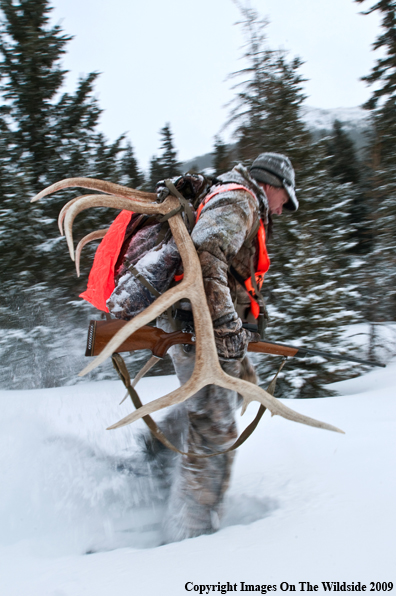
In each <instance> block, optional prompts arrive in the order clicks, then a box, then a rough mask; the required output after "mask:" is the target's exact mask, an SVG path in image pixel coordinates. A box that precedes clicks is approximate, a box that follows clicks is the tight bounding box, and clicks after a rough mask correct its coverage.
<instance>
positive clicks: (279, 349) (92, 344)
mask: <svg viewBox="0 0 396 596" xmlns="http://www.w3.org/2000/svg"><path fill="white" fill-rule="evenodd" d="M126 323H127V321H121V320H119V319H114V320H112V321H90V323H89V328H88V338H87V349H86V352H85V355H86V356H98V355H99V354H100V352H101V351H102V350H103V348H104V347H105V346H106V345H107V343H108V342H109V341H110V340H111V338H112V337H113V336H114V335H115V334H116V333H117V331H119V330H120V329H121V328H122V327H123V326H124V325H126ZM194 343H195V337H194V335H193V334H192V333H184V332H183V331H174V332H173V333H167V332H166V331H162V329H158V328H157V327H149V326H148V325H145V326H144V327H141V328H140V329H138V331H135V333H132V335H130V336H129V337H128V339H127V340H126V341H125V342H124V343H123V344H122V345H121V346H120V347H119V348H118V350H117V352H134V351H135V350H151V352H152V354H153V356H156V357H157V358H163V357H164V356H165V354H166V353H167V351H168V350H169V348H171V347H172V346H174V345H177V344H189V345H194ZM248 351H249V352H255V353H256V354H269V355H271V356H286V357H289V358H291V357H293V356H294V357H297V358H304V357H307V356H321V357H323V358H330V359H335V360H346V361H350V362H358V363H359V364H366V365H369V366H381V367H383V368H385V364H381V363H379V362H369V361H367V360H360V359H358V358H351V357H346V356H339V355H337V354H330V353H328V352H322V351H319V350H312V349H310V348H305V347H304V348H297V347H295V346H288V345H286V344H277V343H273V342H268V341H258V342H251V343H249V346H248Z"/></svg>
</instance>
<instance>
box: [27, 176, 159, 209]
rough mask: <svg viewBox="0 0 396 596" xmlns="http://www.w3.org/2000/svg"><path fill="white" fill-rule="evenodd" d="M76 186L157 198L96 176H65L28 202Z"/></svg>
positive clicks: (151, 199) (122, 195) (123, 195)
mask: <svg viewBox="0 0 396 596" xmlns="http://www.w3.org/2000/svg"><path fill="white" fill-rule="evenodd" d="M76 187H79V188H88V189H90V190H98V191H100V192H104V193H105V194H109V195H118V196H121V197H136V198H140V199H143V200H146V201H155V200H156V199H157V195H156V194H154V193H151V192H142V191H141V190H135V189H133V188H128V187H127V186H121V185H120V184H114V183H113V182H107V181H105V180H97V179H96V178H65V180H60V181H59V182H56V183H55V184H51V186H47V188H44V190H42V191H41V192H39V193H38V195H36V196H35V197H33V199H32V200H31V201H30V202H31V203H34V202H35V201H38V200H40V199H42V198H43V197H46V196H48V195H50V194H52V193H54V192H58V190H63V189H65V188H76Z"/></svg>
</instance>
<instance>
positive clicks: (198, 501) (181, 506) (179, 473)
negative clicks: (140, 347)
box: [160, 319, 254, 541]
mask: <svg viewBox="0 0 396 596" xmlns="http://www.w3.org/2000/svg"><path fill="white" fill-rule="evenodd" d="M160 326H161V327H162V328H163V329H165V330H166V331H169V330H170V326H169V323H168V322H167V321H166V320H164V319H162V320H161V322H160ZM170 354H171V357H172V361H173V364H174V367H175V370H176V374H177V376H178V378H179V381H180V383H185V382H186V381H187V380H188V379H189V378H190V376H191V374H192V371H193V369H194V363H195V353H194V351H192V352H190V353H186V352H185V351H184V349H183V347H182V346H180V345H179V346H174V347H173V348H172V349H171V351H170ZM249 366H250V372H251V375H252V376H254V371H253V369H252V366H251V365H250V362H249V361H248V360H247V359H246V360H245V361H244V362H243V363H241V362H239V361H236V360H231V361H228V362H223V363H222V367H223V370H224V371H225V372H226V373H228V374H229V375H232V376H234V377H240V376H244V377H245V378H246V375H245V374H243V369H246V368H249ZM249 380H252V379H249ZM237 400H238V395H237V393H236V392H235V391H230V390H228V389H223V388H222V387H217V386H216V385H208V386H206V387H204V388H203V389H201V390H200V391H198V393H196V394H195V395H194V396H193V397H191V398H189V399H188V400H186V402H184V403H183V404H181V405H180V406H178V409H179V410H180V409H181V408H182V409H183V410H184V411H183V412H180V411H179V413H178V414H179V416H178V419H179V421H180V422H181V425H182V426H183V427H184V428H181V429H180V431H181V432H180V435H179V437H180V443H179V445H180V446H179V445H178V446H179V448H181V449H182V450H183V451H188V452H194V453H199V454H205V453H211V452H217V451H224V450H225V449H227V448H228V447H230V446H231V445H232V443H233V442H234V441H235V439H236V437H237V429H236V424H235V410H236V407H237ZM175 414H176V413H175ZM233 459H234V452H231V453H227V454H224V455H218V456H216V457H211V458H204V459H201V458H196V457H192V456H184V455H183V456H182V455H179V456H177V458H176V463H175V468H174V472H173V474H174V476H173V479H172V485H171V490H170V498H169V503H168V509H167V514H166V519H165V522H164V529H165V539H166V540H167V541H175V540H182V539H184V538H190V537H193V536H199V535H200V534H208V533H211V532H213V531H215V530H217V529H218V527H219V521H220V517H221V510H222V505H223V498H224V494H225V492H226V490H227V487H228V485H229V481H230V474H231V466H232V462H233Z"/></svg>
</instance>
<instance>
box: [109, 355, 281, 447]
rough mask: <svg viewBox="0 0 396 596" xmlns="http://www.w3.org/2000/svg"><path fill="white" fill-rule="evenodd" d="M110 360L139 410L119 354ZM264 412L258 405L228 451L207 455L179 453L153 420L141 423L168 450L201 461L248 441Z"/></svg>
mask: <svg viewBox="0 0 396 596" xmlns="http://www.w3.org/2000/svg"><path fill="white" fill-rule="evenodd" d="M111 359H112V362H113V366H114V368H115V370H116V371H117V373H118V376H119V377H120V379H121V381H122V382H123V383H124V385H125V388H126V389H127V391H128V393H129V395H130V398H131V400H132V403H133V405H134V406H135V408H136V409H137V410H138V409H139V408H141V407H142V406H143V404H142V402H141V401H140V397H139V396H138V394H137V391H136V390H135V388H134V387H132V385H131V378H130V376H129V372H128V369H127V367H126V364H125V361H124V359H123V357H122V356H121V354H119V353H117V352H115V353H114V354H113V355H112V357H111ZM285 362H286V358H283V360H282V362H281V365H280V367H279V370H278V372H277V373H276V375H275V377H274V378H273V379H272V381H271V383H270V384H269V386H268V389H267V392H268V393H270V394H271V395H273V394H274V391H275V386H276V380H277V378H278V375H279V373H280V371H281V370H282V368H283V366H284V364H285ZM265 410H266V408H265V407H264V406H263V405H261V404H260V408H259V410H258V412H257V414H256V417H255V419H254V420H253V422H251V423H250V424H249V425H248V426H247V427H246V428H245V430H244V431H243V432H242V433H241V434H240V436H239V437H238V439H237V440H236V441H235V443H233V445H231V447H229V448H228V449H225V450H224V451H218V452H216V453H207V454H204V453H191V452H189V451H188V452H185V451H181V450H180V449H178V448H177V447H175V445H173V443H171V442H170V441H169V440H168V439H167V437H166V436H165V435H164V433H163V432H162V431H161V430H160V429H159V427H158V425H157V424H156V423H155V422H154V420H153V419H152V418H151V416H143V421H144V422H145V423H146V424H147V426H148V427H149V429H150V431H151V432H152V434H153V435H154V436H155V438H156V439H158V441H160V442H161V443H162V444H163V445H165V447H168V449H171V450H172V451H175V452H176V453H180V455H186V456H187V457H196V458H200V459H202V458H207V457H216V456H217V455H225V454H226V453H229V452H230V451H234V450H235V449H237V448H238V447H240V446H241V445H242V444H243V443H244V442H245V441H246V439H248V438H249V437H250V435H251V434H252V432H253V431H254V430H255V428H256V427H257V425H258V423H259V422H260V420H261V418H262V416H263V414H264V412H265Z"/></svg>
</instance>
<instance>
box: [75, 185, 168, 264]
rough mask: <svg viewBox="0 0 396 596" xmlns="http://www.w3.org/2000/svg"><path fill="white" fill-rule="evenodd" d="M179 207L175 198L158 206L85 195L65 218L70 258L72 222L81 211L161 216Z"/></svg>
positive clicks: (112, 196)
mask: <svg viewBox="0 0 396 596" xmlns="http://www.w3.org/2000/svg"><path fill="white" fill-rule="evenodd" d="M178 205H179V201H178V200H177V199H176V198H175V197H170V196H169V197H167V199H166V200H165V201H164V202H163V203H161V204H160V205H158V204H156V203H152V202H147V201H145V200H141V199H140V198H136V199H133V198H132V197H130V198H126V197H119V196H115V195H86V196H84V197H81V198H80V199H79V201H76V202H75V203H74V204H73V205H71V206H70V207H69V209H68V210H67V213H66V217H65V222H64V223H65V236H66V239H67V245H68V247H69V252H70V257H71V259H72V261H74V246H73V231H72V226H73V221H74V219H75V218H76V217H77V215H78V214H79V213H81V211H84V210H85V209H89V208H90V207H113V208H115V209H124V210H126V211H135V212H137V213H150V214H158V213H159V214H163V215H165V214H166V213H168V212H170V211H171V210H172V209H174V208H176V207H177V206H178Z"/></svg>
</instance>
